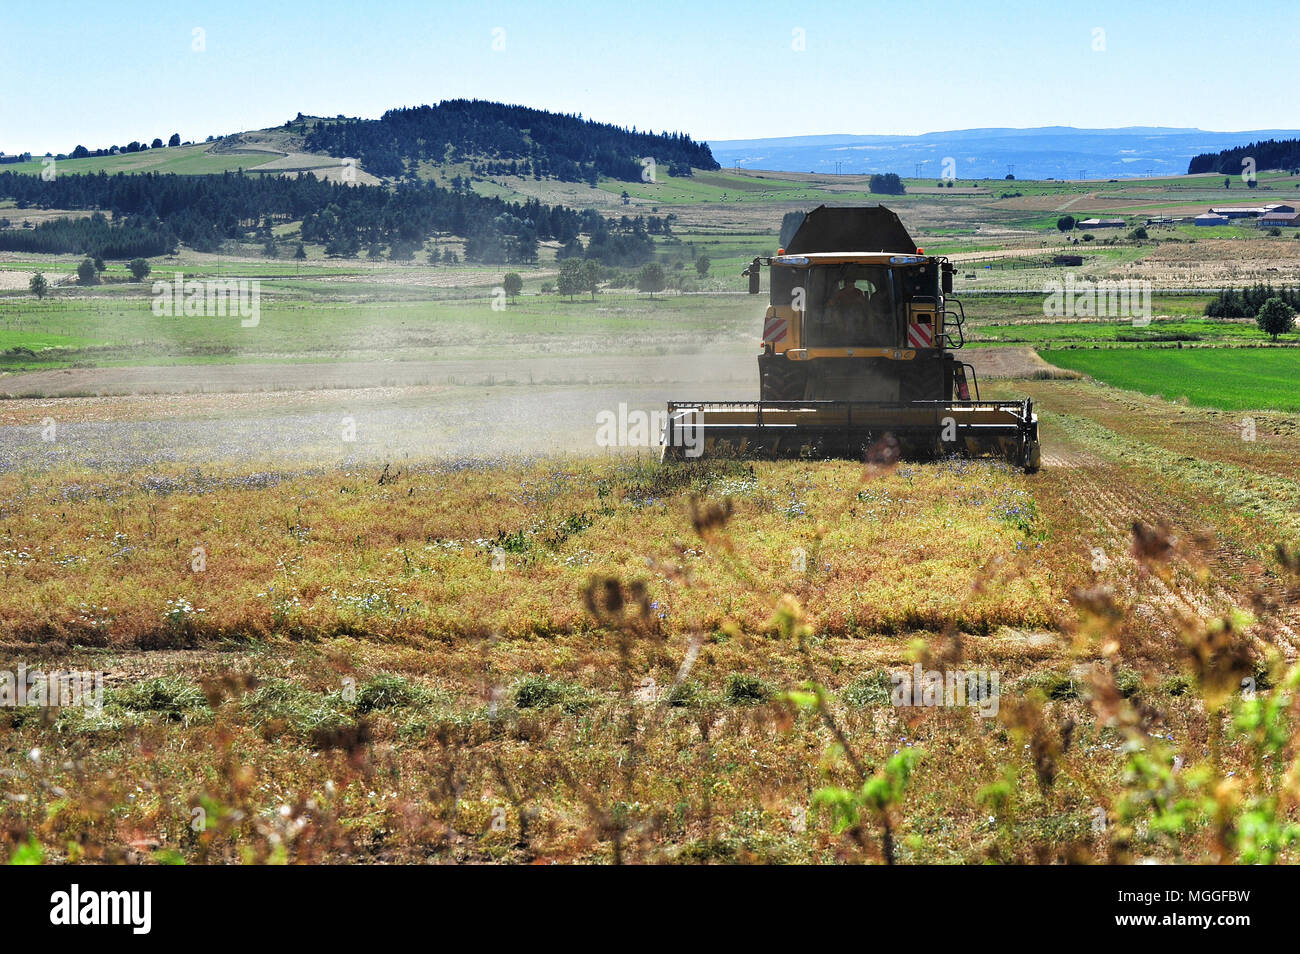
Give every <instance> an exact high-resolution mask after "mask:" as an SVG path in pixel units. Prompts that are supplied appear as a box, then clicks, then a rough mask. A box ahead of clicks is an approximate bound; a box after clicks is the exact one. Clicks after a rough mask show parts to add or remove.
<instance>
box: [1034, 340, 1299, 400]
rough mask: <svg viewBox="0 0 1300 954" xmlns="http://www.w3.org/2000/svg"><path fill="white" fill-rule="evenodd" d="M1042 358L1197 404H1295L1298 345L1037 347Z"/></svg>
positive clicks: (1116, 383)
mask: <svg viewBox="0 0 1300 954" xmlns="http://www.w3.org/2000/svg"><path fill="white" fill-rule="evenodd" d="M1040 354H1041V355H1042V356H1043V358H1044V359H1046V360H1047V361H1050V362H1051V363H1052V364H1055V365H1057V366H1058V367H1062V368H1070V369H1072V370H1075V371H1082V372H1083V373H1084V374H1087V375H1090V376H1092V377H1093V378H1096V379H1097V380H1098V381H1103V382H1105V383H1106V384H1110V385H1113V386H1114V387H1117V388H1125V389H1127V390H1130V391H1141V392H1143V393H1145V394H1155V395H1159V396H1162V397H1165V398H1168V399H1170V400H1181V399H1183V398H1186V399H1187V401H1188V402H1190V403H1191V404H1195V405H1198V406H1200V407H1216V408H1222V409H1224V410H1228V411H1240V410H1275V411H1296V410H1300V390H1297V388H1296V376H1297V373H1298V372H1300V351H1297V350H1294V349H1290V348H1286V349H1257V348H1198V349H1169V348H1162V349H1158V350H1152V349H1132V348H1129V349H1109V350H1097V351H1094V350H1083V349H1080V350H1043V351H1041V352H1040Z"/></svg>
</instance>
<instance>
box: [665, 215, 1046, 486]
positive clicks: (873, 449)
mask: <svg viewBox="0 0 1300 954" xmlns="http://www.w3.org/2000/svg"><path fill="white" fill-rule="evenodd" d="M764 265H767V266H769V268H770V279H769V286H770V304H769V306H768V309H767V316H766V318H765V320H764V323H763V350H762V352H761V353H760V354H759V356H758V380H759V399H758V400H757V401H671V402H669V404H668V419H667V425H666V426H665V428H664V433H663V442H664V457H665V458H666V459H690V458H695V457H701V456H738V457H756V458H787V457H850V458H857V459H860V460H875V461H884V462H889V461H892V460H897V459H899V458H900V457H901V458H905V459H910V460H924V459H932V458H935V457H941V456H946V455H953V454H956V455H967V456H997V457H1002V458H1004V459H1006V460H1008V461H1010V462H1011V463H1012V464H1014V465H1015V466H1019V467H1023V468H1024V469H1025V471H1026V472H1028V473H1033V472H1034V471H1036V470H1037V469H1038V466H1039V448H1038V418H1037V416H1036V415H1035V414H1034V411H1033V404H1032V402H1031V401H1028V400H1024V401H982V400H980V397H979V382H978V380H977V379H976V377H975V369H974V368H973V367H971V365H969V364H966V363H964V362H961V361H958V360H957V358H956V357H955V356H954V354H953V352H954V351H957V350H958V349H960V348H961V347H962V346H963V345H964V344H965V338H964V336H963V334H962V325H963V323H964V321H965V312H964V311H963V309H962V305H961V302H959V301H957V300H956V299H955V298H953V297H951V296H952V274H953V266H952V264H951V263H950V262H949V261H948V260H947V259H946V258H944V257H943V256H940V255H926V254H924V250H922V249H919V248H917V247H916V245H915V243H914V242H913V241H912V238H911V236H910V235H908V233H907V230H906V229H905V228H903V224H902V222H900V221H899V218H898V216H897V215H895V214H894V213H893V212H891V211H890V210H889V209H886V208H884V207H883V206H877V207H871V208H830V207H827V206H821V207H819V208H817V209H815V210H813V211H812V212H810V213H809V214H808V215H807V216H806V217H805V218H804V220H803V224H802V225H800V227H799V229H798V231H797V232H795V234H794V236H793V237H792V238H791V239H790V242H789V244H788V245H787V246H786V247H785V248H784V249H780V250H779V251H778V252H777V254H776V256H774V257H772V258H767V259H763V258H756V259H754V261H753V263H752V264H751V265H750V266H749V268H747V269H746V270H745V272H744V274H745V275H747V276H748V277H749V293H750V294H751V295H756V294H758V291H759V277H760V273H761V268H762V266H764ZM968 372H969V383H968ZM972 391H973V393H974V397H973V399H972Z"/></svg>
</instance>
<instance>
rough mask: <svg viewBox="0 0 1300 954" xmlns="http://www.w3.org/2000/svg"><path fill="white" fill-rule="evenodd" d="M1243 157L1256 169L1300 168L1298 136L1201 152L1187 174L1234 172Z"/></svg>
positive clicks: (1194, 159) (1233, 173) (1192, 162)
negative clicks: (1219, 150)
mask: <svg viewBox="0 0 1300 954" xmlns="http://www.w3.org/2000/svg"><path fill="white" fill-rule="evenodd" d="M1245 159H1253V160H1255V168H1256V169H1286V170H1287V171H1291V170H1294V169H1300V139H1265V140H1262V141H1260V142H1252V143H1251V144H1250V145H1249V146H1237V147H1236V148H1234V149H1224V150H1223V151H1222V152H1206V153H1202V154H1201V155H1199V156H1195V157H1193V158H1192V161H1191V162H1190V163H1189V164H1188V166H1187V174H1188V175H1192V174H1194V173H1197V172H1222V173H1223V174H1224V175H1237V174H1238V173H1240V172H1241V169H1242V165H1241V164H1242V161H1243V160H1245Z"/></svg>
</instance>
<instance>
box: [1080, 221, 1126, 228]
mask: <svg viewBox="0 0 1300 954" xmlns="http://www.w3.org/2000/svg"><path fill="white" fill-rule="evenodd" d="M1075 227H1076V228H1080V229H1122V228H1123V227H1124V220H1123V219H1084V220H1083V221H1082V222H1076V223H1075Z"/></svg>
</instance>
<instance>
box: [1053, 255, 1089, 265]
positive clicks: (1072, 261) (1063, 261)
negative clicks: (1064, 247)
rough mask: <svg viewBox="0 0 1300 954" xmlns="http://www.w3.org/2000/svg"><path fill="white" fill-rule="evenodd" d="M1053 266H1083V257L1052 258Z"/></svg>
mask: <svg viewBox="0 0 1300 954" xmlns="http://www.w3.org/2000/svg"><path fill="white" fill-rule="evenodd" d="M1052 264H1053V265H1082V264H1083V256H1082V255H1054V256H1052Z"/></svg>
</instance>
